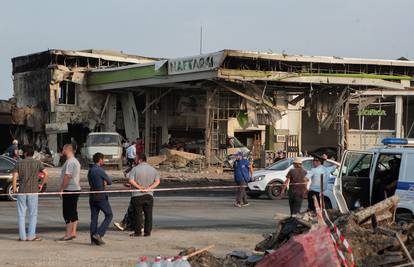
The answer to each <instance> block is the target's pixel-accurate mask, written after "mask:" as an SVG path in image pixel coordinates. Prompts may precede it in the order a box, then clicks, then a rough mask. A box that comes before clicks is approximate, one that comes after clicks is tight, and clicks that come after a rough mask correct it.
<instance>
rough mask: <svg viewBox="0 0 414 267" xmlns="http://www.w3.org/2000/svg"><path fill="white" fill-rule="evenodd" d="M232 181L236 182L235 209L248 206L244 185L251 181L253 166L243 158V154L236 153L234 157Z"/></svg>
mask: <svg viewBox="0 0 414 267" xmlns="http://www.w3.org/2000/svg"><path fill="white" fill-rule="evenodd" d="M233 167H234V181H235V182H236V184H237V186H238V189H237V196H236V203H235V204H234V206H235V207H238V208H241V207H243V206H248V205H249V203H248V202H247V195H246V185H247V184H248V183H249V182H250V181H251V177H252V176H253V166H252V164H251V163H250V161H249V160H248V159H245V158H243V154H242V153H241V152H238V153H237V155H236V161H235V162H234V166H233Z"/></svg>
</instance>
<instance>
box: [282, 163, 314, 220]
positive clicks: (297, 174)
mask: <svg viewBox="0 0 414 267" xmlns="http://www.w3.org/2000/svg"><path fill="white" fill-rule="evenodd" d="M306 173H307V172H306V170H305V169H304V168H303V167H302V160H301V159H299V158H295V159H294V160H293V168H292V169H290V170H289V172H288V173H287V175H286V181H285V183H284V185H283V191H284V190H286V188H287V187H288V186H289V192H288V199H289V208H290V215H291V216H295V215H296V214H298V213H300V209H301V207H302V202H303V197H304V195H305V193H306V190H307V189H306V185H307V182H308V180H307V179H306Z"/></svg>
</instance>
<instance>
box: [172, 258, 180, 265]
mask: <svg viewBox="0 0 414 267" xmlns="http://www.w3.org/2000/svg"><path fill="white" fill-rule="evenodd" d="M180 264H181V256H175V257H174V261H173V265H172V266H173V267H180V266H181V265H180Z"/></svg>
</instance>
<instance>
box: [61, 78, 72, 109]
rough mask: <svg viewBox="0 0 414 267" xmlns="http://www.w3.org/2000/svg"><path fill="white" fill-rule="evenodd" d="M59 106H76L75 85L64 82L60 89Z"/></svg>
mask: <svg viewBox="0 0 414 267" xmlns="http://www.w3.org/2000/svg"><path fill="white" fill-rule="evenodd" d="M59 104H66V105H75V104H76V89H75V84H74V83H73V82H69V81H62V82H61V83H60V88H59Z"/></svg>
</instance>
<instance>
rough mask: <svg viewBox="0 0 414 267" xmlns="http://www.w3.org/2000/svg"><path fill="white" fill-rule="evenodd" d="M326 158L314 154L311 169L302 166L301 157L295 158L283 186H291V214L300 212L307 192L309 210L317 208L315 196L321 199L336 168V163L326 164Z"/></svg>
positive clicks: (289, 196) (289, 193)
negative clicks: (329, 165) (307, 169)
mask: <svg viewBox="0 0 414 267" xmlns="http://www.w3.org/2000/svg"><path fill="white" fill-rule="evenodd" d="M325 160H326V156H325V155H322V156H318V155H314V157H313V168H312V169H311V170H310V171H306V170H305V169H304V168H303V167H302V161H301V159H300V158H296V159H294V161H293V166H294V167H293V168H292V169H290V170H289V172H288V174H287V175H286V182H285V184H284V186H283V187H284V189H286V188H287V186H289V192H288V199H289V207H290V214H291V215H296V214H298V213H299V212H300V209H301V207H302V202H303V198H304V196H305V194H306V192H307V198H308V211H313V212H314V211H315V210H316V207H315V203H314V200H313V196H316V199H317V200H318V201H319V199H320V195H321V193H323V191H324V190H326V189H327V187H328V179H329V177H330V176H331V173H332V172H333V171H334V170H335V169H336V166H335V165H332V166H331V167H326V166H324V165H323V163H324V161H325ZM309 181H310V186H309V190H308V188H307V186H308V183H309ZM283 191H284V190H283ZM319 204H320V203H319Z"/></svg>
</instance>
